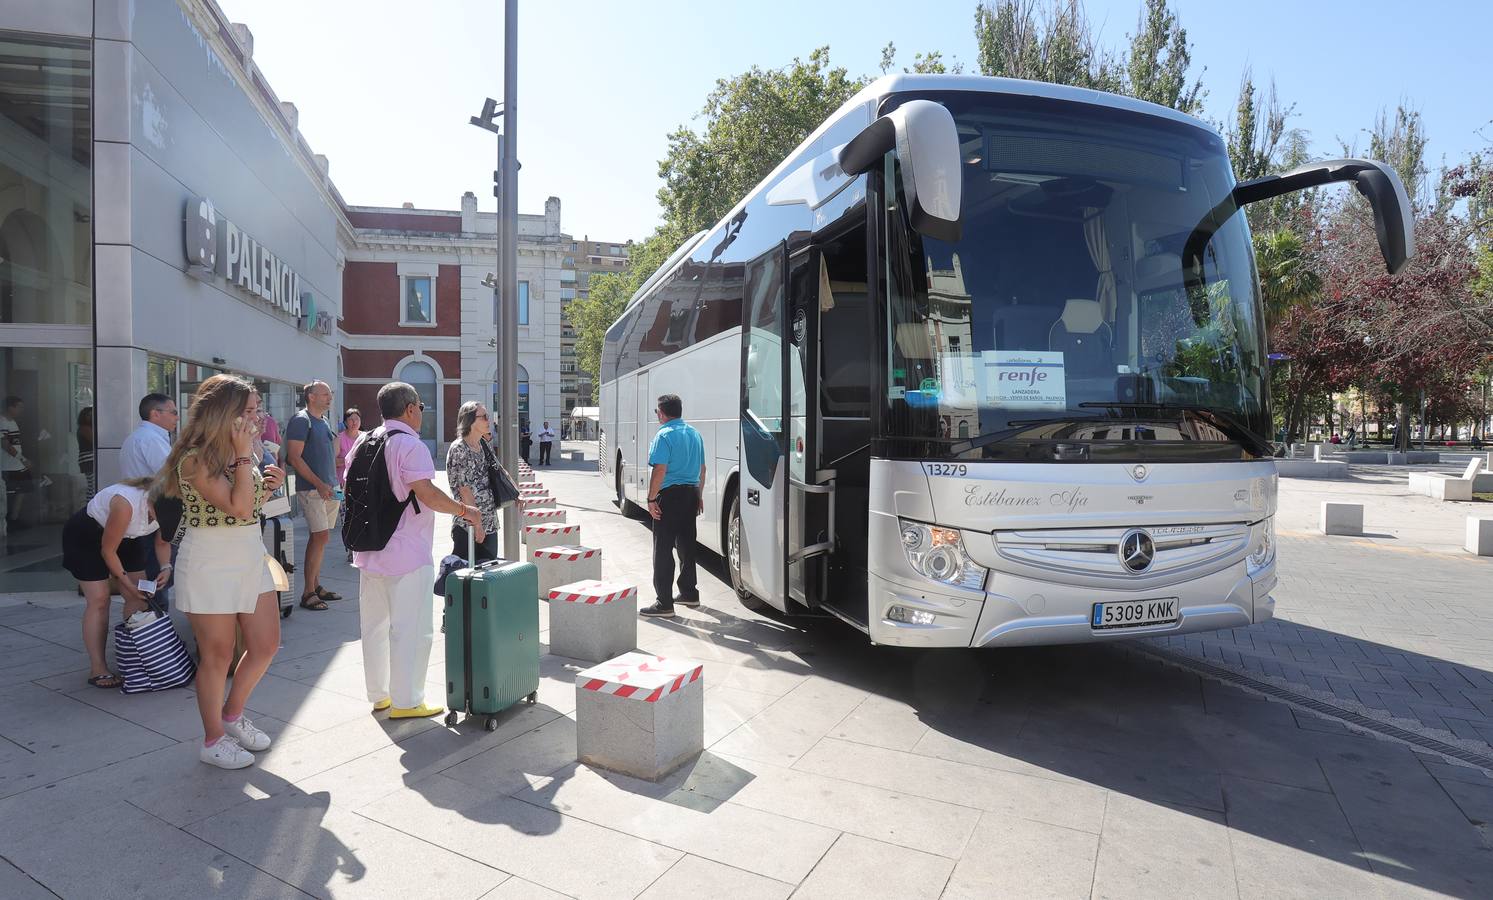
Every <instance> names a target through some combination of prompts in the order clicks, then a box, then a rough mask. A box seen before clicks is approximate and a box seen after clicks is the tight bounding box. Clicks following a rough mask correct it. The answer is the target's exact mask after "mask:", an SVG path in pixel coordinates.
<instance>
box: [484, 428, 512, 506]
mask: <svg viewBox="0 0 1493 900" xmlns="http://www.w3.org/2000/svg"><path fill="white" fill-rule="evenodd" d="M482 458H483V459H484V460H485V461H486V462H487V486H488V487H490V488H492V499H493V503H494V504H495V505H497V506H506V505H508V504H509V503H512V502H514V501H515V500H517V499H518V493H519V491H518V485H517V484H515V483H514V481H513V476H511V475H509V474H508V470H507V469H505V468H503V466H502V465H501V464H500V463H499V462H498V457H497V454H495V453H493V452H492V448H491V447H489V446H488V445H487V441H485V440H484V441H482Z"/></svg>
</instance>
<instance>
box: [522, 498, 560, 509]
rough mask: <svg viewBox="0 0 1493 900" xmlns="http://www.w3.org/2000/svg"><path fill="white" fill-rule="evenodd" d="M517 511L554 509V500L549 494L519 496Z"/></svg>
mask: <svg viewBox="0 0 1493 900" xmlns="http://www.w3.org/2000/svg"><path fill="white" fill-rule="evenodd" d="M518 508H519V509H546V508H548V509H554V508H555V498H554V497H551V496H550V495H549V494H529V495H528V496H524V495H520V496H519V498H518Z"/></svg>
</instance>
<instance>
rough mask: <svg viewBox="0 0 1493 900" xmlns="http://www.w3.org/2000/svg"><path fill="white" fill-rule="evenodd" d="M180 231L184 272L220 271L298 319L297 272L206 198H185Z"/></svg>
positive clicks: (205, 276) (204, 275)
mask: <svg viewBox="0 0 1493 900" xmlns="http://www.w3.org/2000/svg"><path fill="white" fill-rule="evenodd" d="M182 235H183V239H184V242H185V245H186V252H187V272H188V274H190V275H191V276H192V277H194V278H197V279H200V280H202V281H209V280H211V278H212V277H213V276H214V275H221V276H223V277H224V278H226V279H227V280H228V283H229V284H231V285H233V286H234V287H237V288H238V289H239V290H240V291H243V292H244V293H246V294H252V295H254V296H256V297H259V298H260V299H262V300H264V301H265V302H267V303H269V305H270V306H272V307H274V308H276V309H278V310H281V311H282V312H286V313H289V314H290V315H292V316H295V317H296V318H298V319H299V318H301V303H302V297H303V295H302V292H301V276H300V275H298V274H297V273H296V272H295V270H294V269H292V268H291V267H290V266H288V265H286V264H285V263H284V262H283V261H282V260H281V259H280V258H279V257H278V256H276V255H275V254H273V253H271V252H270V251H269V250H267V249H265V246H264V245H263V244H261V243H259V242H258V241H256V240H254V238H252V237H250V236H249V235H248V234H247V233H245V232H244V231H243V230H241V229H240V228H239V227H238V226H236V225H234V224H233V223H232V222H230V221H228V219H226V218H224V217H222V216H220V215H218V211H217V209H216V208H215V207H214V206H213V203H212V201H211V200H208V199H207V198H205V197H190V198H188V199H187V207H186V214H185V215H184V217H183V222H182ZM307 299H309V298H307ZM312 327H314V323H313V325H312Z"/></svg>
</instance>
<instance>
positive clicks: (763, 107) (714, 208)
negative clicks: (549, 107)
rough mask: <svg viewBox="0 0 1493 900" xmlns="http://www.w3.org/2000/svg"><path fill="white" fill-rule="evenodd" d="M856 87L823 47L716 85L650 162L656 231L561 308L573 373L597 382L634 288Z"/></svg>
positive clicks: (888, 54)
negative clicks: (694, 122)
mask: <svg viewBox="0 0 1493 900" xmlns="http://www.w3.org/2000/svg"><path fill="white" fill-rule="evenodd" d="M895 56H896V48H895V47H894V46H892V45H891V44H888V45H887V47H886V49H885V50H883V61H884V62H885V63H886V64H887V65H888V66H889V65H890V64H891V63H892V61H893V60H895ZM916 59H917V64H920V65H923V66H925V67H927V66H942V61H941V57H939V55H938V54H937V53H930V54H928V55H927V56H923V55H921V54H919V56H918V57H917V58H916ZM865 83H866V79H864V78H851V77H850V76H849V75H848V74H847V73H846V70H845V69H844V68H841V67H832V66H831V65H830V61H829V48H828V47H820V48H818V49H816V50H815V51H814V52H813V53H811V54H809V58H808V59H807V60H804V59H794V60H793V62H792V63H791V64H789V65H787V66H784V67H783V68H780V69H763V68H761V67H760V66H753V67H752V68H750V69H748V70H747V71H745V72H743V73H741V74H740V75H737V76H736V77H734V78H723V79H721V80H719V81H717V82H716V84H715V88H714V89H713V90H711V92H710V94H709V95H708V96H707V97H706V98H705V105H704V107H703V108H702V109H701V111H700V117H701V118H703V119H704V122H703V123H702V125H701V127H700V129H699V130H698V131H697V130H695V129H692V128H690V127H689V126H687V125H681V126H680V127H679V128H677V129H675V131H674V132H673V133H672V134H670V135H669V149H668V153H667V155H666V156H665V157H664V158H663V159H662V160H660V161H659V164H658V173H659V175H660V177H662V178H663V180H664V185H663V187H662V188H660V189H659V191H658V200H659V204H660V205H661V206H662V207H663V215H664V221H663V224H661V225H660V226H659V227H658V228H657V229H656V230H655V231H654V232H653V234H651V235H649V236H648V237H647V238H646V239H644V240H642V241H639V242H637V243H635V244H634V245H633V246H632V250H631V252H630V253H629V254H628V264H627V268H626V269H625V270H623V271H622V272H621V273H616V274H612V273H608V274H606V275H601V276H597V277H593V278H592V279H591V282H590V289H589V292H588V294H589V296H587V297H586V298H585V299H584V300H576V301H574V302H572V303H571V305H570V313H569V316H570V321H571V324H572V325H573V326H574V328H575V332H576V361H577V364H578V365H579V366H580V367H581V368H583V369H584V370H585V371H587V372H590V373H591V375H592V377H593V378H595V379H597V380H598V381H599V380H600V374H601V373H600V369H601V347H602V344H603V341H604V339H605V336H606V329H607V328H609V327H610V326H611V324H612V323H613V322H614V321H616V319H617V316H618V315H620V314H621V313H622V311H623V309H624V308H625V306H626V304H627V301H628V299H629V298H631V297H632V295H633V294H634V293H635V292H636V291H637V289H638V288H639V287H641V286H642V284H643V282H645V281H647V280H648V277H649V276H650V275H652V274H653V273H654V272H656V271H657V270H658V268H659V266H661V265H663V264H664V262H665V261H666V260H667V259H668V258H669V255H670V254H672V253H673V252H674V250H675V249H677V248H678V247H679V246H680V245H681V244H683V243H684V242H685V241H686V240H688V239H689V238H690V236H691V235H693V234H695V233H696V232H699V231H701V230H703V229H706V228H709V227H711V226H713V225H714V224H715V223H716V222H717V221H719V220H720V219H721V217H722V216H724V215H725V214H726V213H727V212H729V211H730V209H731V207H732V206H733V205H735V203H736V202H737V201H738V200H740V199H741V198H742V197H743V196H745V195H746V193H747V192H748V191H750V190H751V189H752V188H754V187H756V185H757V183H758V182H760V181H761V180H762V179H763V178H764V177H766V176H767V174H768V173H769V172H771V171H772V169H773V168H774V167H775V166H777V164H778V162H779V161H780V160H782V159H783V158H784V157H786V156H787V155H788V154H789V153H791V152H792V151H793V150H794V148H796V147H797V146H798V145H799V144H800V143H802V142H803V140H804V138H806V137H808V136H809V134H810V133H811V132H813V130H814V129H815V128H818V127H819V124H820V123H821V122H823V121H824V120H825V119H826V118H828V117H829V114H830V113H832V112H834V111H835V110H836V109H839V108H840V106H841V105H843V104H844V103H845V101H846V100H849V99H850V98H851V97H852V96H853V95H854V94H855V92H856V91H858V90H860V89H861V87H862V86H864V84H865Z"/></svg>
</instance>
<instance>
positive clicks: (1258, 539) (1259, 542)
mask: <svg viewBox="0 0 1493 900" xmlns="http://www.w3.org/2000/svg"><path fill="white" fill-rule="evenodd" d="M1252 530H1253V531H1254V550H1253V551H1252V552H1251V553H1250V554H1249V558H1248V559H1246V560H1245V561H1244V570H1245V572H1246V574H1249V575H1257V574H1259V573H1260V572H1261V571H1262V570H1263V569H1264V568H1265V567H1266V566H1268V565H1270V564H1271V563H1272V562H1274V561H1275V517H1274V516H1272V517H1270V518H1268V519H1265V520H1264V521H1262V522H1260V523H1259V524H1257V525H1255V527H1254V528H1253V529H1252Z"/></svg>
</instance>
